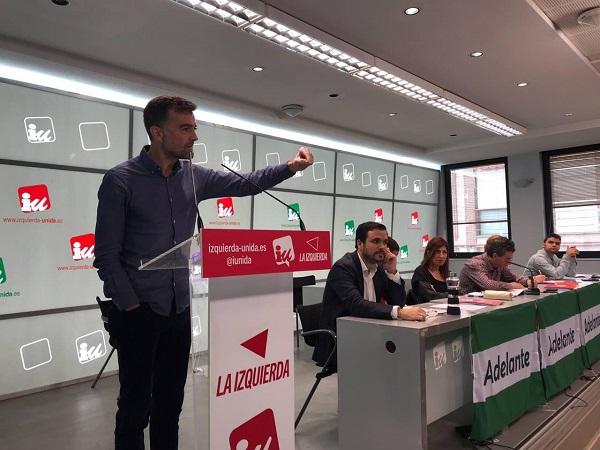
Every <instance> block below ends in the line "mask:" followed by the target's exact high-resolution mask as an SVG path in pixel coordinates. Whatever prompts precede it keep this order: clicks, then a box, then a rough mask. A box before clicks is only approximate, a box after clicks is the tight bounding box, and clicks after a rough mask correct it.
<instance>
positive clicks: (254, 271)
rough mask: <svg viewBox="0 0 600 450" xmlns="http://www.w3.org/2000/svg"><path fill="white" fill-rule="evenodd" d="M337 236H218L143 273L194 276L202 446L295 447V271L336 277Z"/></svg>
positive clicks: (191, 242) (213, 233)
mask: <svg viewBox="0 0 600 450" xmlns="http://www.w3.org/2000/svg"><path fill="white" fill-rule="evenodd" d="M330 267H331V241H330V236H329V231H288V230H217V229H203V230H201V231H200V233H199V234H197V235H195V236H193V237H191V238H190V239H188V240H187V241H185V242H182V243H180V244H178V245H176V246H175V247H173V248H172V249H170V250H168V251H166V252H165V253H163V254H161V255H159V256H157V257H155V258H153V259H151V260H148V261H141V265H140V267H139V270H187V271H188V272H189V295H190V315H191V326H192V330H191V333H192V348H191V364H192V383H193V387H192V390H193V404H194V427H195V429H194V434H195V441H196V448H197V449H198V450H200V449H210V450H223V449H230V450H246V449H252V450H256V449H264V450H266V449H269V450H279V449H290V448H294V354H293V329H294V325H293V314H291V308H290V306H291V305H292V303H293V301H292V273H293V272H304V271H315V270H323V269H329V268H330Z"/></svg>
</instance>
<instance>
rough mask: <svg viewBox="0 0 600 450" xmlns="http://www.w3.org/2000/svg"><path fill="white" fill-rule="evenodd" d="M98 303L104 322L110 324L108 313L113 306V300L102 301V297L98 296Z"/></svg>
mask: <svg viewBox="0 0 600 450" xmlns="http://www.w3.org/2000/svg"><path fill="white" fill-rule="evenodd" d="M96 301H97V302H98V306H99V307H100V315H101V316H102V320H103V321H104V322H105V323H106V322H108V312H109V311H110V308H112V306H113V302H112V300H101V299H100V297H98V296H96Z"/></svg>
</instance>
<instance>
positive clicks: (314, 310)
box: [294, 303, 337, 429]
mask: <svg viewBox="0 0 600 450" xmlns="http://www.w3.org/2000/svg"><path fill="white" fill-rule="evenodd" d="M322 305H323V304H322V303H316V304H314V305H307V306H304V305H299V306H297V307H296V311H297V313H298V315H299V316H300V320H301V321H302V337H303V338H304V342H305V343H306V345H308V346H309V347H314V346H315V345H316V344H317V335H319V334H327V335H329V336H331V339H333V349H332V350H331V352H330V353H329V355H328V356H327V360H326V361H325V364H323V368H322V369H321V371H320V372H318V373H317V374H316V375H315V378H316V380H315V383H314V384H313V386H312V388H311V390H310V392H309V394H308V396H307V397H306V400H305V401H304V405H302V408H301V409H300V412H299V413H298V417H297V418H296V423H295V424H294V429H296V428H297V427H298V424H299V423H300V419H302V416H303V415H304V411H306V408H307V407H308V404H309V402H310V400H311V399H312V397H313V395H314V393H315V391H316V390H317V387H318V386H319V383H320V382H321V380H322V379H323V378H325V377H328V376H329V375H332V374H334V373H335V371H332V370H330V369H329V364H330V362H331V359H332V358H333V355H335V352H336V350H337V336H336V334H335V333H334V332H333V331H331V330H325V329H321V328H319V318H320V317H321V307H322Z"/></svg>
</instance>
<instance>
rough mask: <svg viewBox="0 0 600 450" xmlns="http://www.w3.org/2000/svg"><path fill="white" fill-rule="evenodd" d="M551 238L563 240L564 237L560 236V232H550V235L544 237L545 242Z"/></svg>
mask: <svg viewBox="0 0 600 450" xmlns="http://www.w3.org/2000/svg"><path fill="white" fill-rule="evenodd" d="M550 238H554V239H558V240H559V241H561V242H562V238H561V237H560V234H556V233H549V234H548V236H546V237H545V238H544V242H546V241H547V240H548V239H550Z"/></svg>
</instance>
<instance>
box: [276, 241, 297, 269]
mask: <svg viewBox="0 0 600 450" xmlns="http://www.w3.org/2000/svg"><path fill="white" fill-rule="evenodd" d="M273 254H274V256H275V264H277V265H278V266H281V265H283V264H285V265H286V266H288V267H289V266H290V262H291V261H293V260H294V259H296V255H295V254H294V243H293V242H292V237H291V236H284V237H281V238H279V239H275V240H274V241H273Z"/></svg>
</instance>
